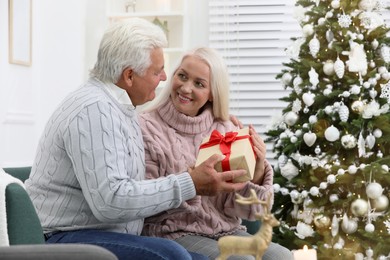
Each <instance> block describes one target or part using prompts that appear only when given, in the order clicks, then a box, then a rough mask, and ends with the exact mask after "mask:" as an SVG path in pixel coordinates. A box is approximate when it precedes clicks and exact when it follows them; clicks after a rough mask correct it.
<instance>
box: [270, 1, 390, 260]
mask: <svg viewBox="0 0 390 260" xmlns="http://www.w3.org/2000/svg"><path fill="white" fill-rule="evenodd" d="M295 9H296V10H295V11H294V16H295V18H297V20H298V21H299V23H300V25H301V27H302V37H299V38H294V39H293V42H292V45H291V46H290V47H289V48H288V49H287V51H288V53H289V54H290V55H291V59H290V60H289V62H287V63H284V64H283V70H282V71H281V73H280V74H279V75H278V76H277V78H280V79H281V81H282V83H283V84H284V86H285V88H286V89H287V90H290V91H289V92H288V93H289V95H288V96H286V97H284V98H282V100H283V101H285V102H286V108H285V109H284V110H283V113H282V116H281V117H280V118H279V119H278V120H275V122H274V123H273V124H272V126H271V127H270V129H269V130H268V131H267V133H266V134H267V136H268V141H272V143H273V144H274V152H275V154H276V158H277V162H276V165H274V168H275V180H274V183H275V184H274V190H275V204H274V208H273V209H274V213H275V215H276V217H277V218H278V219H279V220H280V222H281V226H280V228H278V229H275V230H274V231H275V235H274V239H275V240H276V241H277V242H279V243H281V244H283V245H285V246H287V247H288V248H290V249H301V248H302V247H303V246H304V245H308V246H309V247H314V248H316V249H317V253H318V258H319V259H357V260H359V259H390V212H389V195H390V172H389V165H390V111H389V103H390V81H389V80H390V73H389V64H390V38H388V37H387V36H386V34H387V33H388V31H389V29H388V27H387V26H386V24H385V21H384V18H383V16H382V13H383V12H384V11H385V9H386V6H385V4H384V2H383V1H380V0H299V1H297V3H296V7H295Z"/></svg>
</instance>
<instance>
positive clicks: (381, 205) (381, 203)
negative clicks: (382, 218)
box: [371, 195, 389, 212]
mask: <svg viewBox="0 0 390 260" xmlns="http://www.w3.org/2000/svg"><path fill="white" fill-rule="evenodd" d="M371 207H372V208H373V209H375V211H377V212H380V211H385V210H387V208H388V207H389V198H387V197H386V195H381V196H379V197H378V198H376V199H374V200H372V202H371Z"/></svg>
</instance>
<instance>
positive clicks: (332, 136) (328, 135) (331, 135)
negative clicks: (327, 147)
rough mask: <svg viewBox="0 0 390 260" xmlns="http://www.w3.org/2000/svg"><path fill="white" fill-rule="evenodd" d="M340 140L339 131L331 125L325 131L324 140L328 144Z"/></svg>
mask: <svg viewBox="0 0 390 260" xmlns="http://www.w3.org/2000/svg"><path fill="white" fill-rule="evenodd" d="M339 138H340V131H339V130H338V129H337V128H336V127H334V126H333V125H331V126H330V127H328V128H327V129H326V130H325V139H326V140H328V141H329V142H334V141H336V140H338V139H339Z"/></svg>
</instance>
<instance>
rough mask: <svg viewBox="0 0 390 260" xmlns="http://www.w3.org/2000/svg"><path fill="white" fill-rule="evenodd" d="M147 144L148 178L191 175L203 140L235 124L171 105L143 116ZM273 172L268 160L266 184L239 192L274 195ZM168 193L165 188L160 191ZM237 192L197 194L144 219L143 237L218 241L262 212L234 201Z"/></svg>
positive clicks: (250, 186) (251, 186)
mask: <svg viewBox="0 0 390 260" xmlns="http://www.w3.org/2000/svg"><path fill="white" fill-rule="evenodd" d="M140 124H141V128H142V133H143V139H144V143H145V161H146V178H159V177H161V176H167V175H169V174H175V173H180V172H184V171H187V169H188V167H193V166H194V164H195V161H196V157H197V154H198V149H199V145H200V144H201V142H202V140H203V139H204V138H205V137H207V136H209V135H210V134H211V132H212V130H214V129H217V130H218V131H220V132H221V133H225V132H229V131H232V130H235V129H236V127H235V126H234V125H233V124H232V123H231V122H230V121H226V122H222V121H217V120H214V117H213V115H212V110H211V107H207V108H206V109H204V111H203V112H202V113H201V114H200V115H198V116H196V117H190V116H186V115H184V114H182V113H180V112H178V111H177V110H176V109H175V107H174V106H173V104H172V102H171V101H168V102H167V103H166V104H164V105H163V106H161V107H160V108H158V109H157V110H154V111H152V112H149V113H143V114H141V115H140ZM272 184H273V170H272V168H271V166H270V165H269V163H268V162H265V176H264V178H263V183H259V184H258V185H257V184H254V183H251V182H248V184H247V185H246V187H245V188H244V189H243V190H242V191H240V194H241V195H244V196H249V191H250V189H252V188H253V189H255V190H256V192H257V195H258V197H259V198H260V199H261V200H266V197H267V195H268V194H269V193H273V188H272ZM161 193H164V190H161ZM234 199H235V194H234V193H224V194H220V195H218V196H213V197H208V196H196V197H195V198H193V199H191V200H188V201H186V202H184V203H182V204H181V205H180V207H178V208H176V209H172V210H169V211H166V212H162V213H160V214H159V215H156V216H153V217H150V218H147V219H145V225H144V229H143V234H144V235H147V236H157V237H166V238H170V239H176V238H178V237H180V236H184V235H188V234H197V235H203V236H208V237H212V238H217V237H220V236H223V235H226V234H229V233H232V232H234V231H236V230H237V229H244V227H243V226H241V225H240V224H241V218H243V219H249V220H254V212H260V213H261V212H262V209H261V207H260V206H242V205H239V204H237V203H236V202H235V200H234Z"/></svg>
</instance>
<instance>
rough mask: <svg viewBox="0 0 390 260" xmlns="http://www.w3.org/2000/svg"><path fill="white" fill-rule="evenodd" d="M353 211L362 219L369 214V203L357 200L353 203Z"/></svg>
mask: <svg viewBox="0 0 390 260" xmlns="http://www.w3.org/2000/svg"><path fill="white" fill-rule="evenodd" d="M351 211H352V214H354V215H355V216H357V217H362V216H365V215H367V213H368V203H367V201H365V200H364V199H356V200H354V201H353V202H352V203H351Z"/></svg>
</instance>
